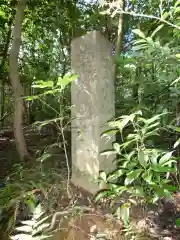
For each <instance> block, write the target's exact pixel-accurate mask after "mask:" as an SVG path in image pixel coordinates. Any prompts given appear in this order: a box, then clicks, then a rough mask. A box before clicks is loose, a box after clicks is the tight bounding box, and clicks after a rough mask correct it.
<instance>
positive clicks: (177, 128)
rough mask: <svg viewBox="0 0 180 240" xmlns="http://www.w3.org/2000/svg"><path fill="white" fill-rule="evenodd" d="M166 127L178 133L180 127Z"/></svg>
mask: <svg viewBox="0 0 180 240" xmlns="http://www.w3.org/2000/svg"><path fill="white" fill-rule="evenodd" d="M167 127H168V128H171V129H173V130H174V131H176V132H179V133H180V127H175V126H172V125H168V126H167Z"/></svg>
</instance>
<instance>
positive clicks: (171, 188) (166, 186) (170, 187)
mask: <svg viewBox="0 0 180 240" xmlns="http://www.w3.org/2000/svg"><path fill="white" fill-rule="evenodd" d="M163 188H164V189H167V190H169V191H172V192H175V191H177V186H173V185H170V184H163Z"/></svg>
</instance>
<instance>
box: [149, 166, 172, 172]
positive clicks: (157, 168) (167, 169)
mask: <svg viewBox="0 0 180 240" xmlns="http://www.w3.org/2000/svg"><path fill="white" fill-rule="evenodd" d="M151 169H152V170H153V171H155V172H161V173H168V172H176V169H175V168H171V167H164V166H161V165H156V166H152V167H151Z"/></svg>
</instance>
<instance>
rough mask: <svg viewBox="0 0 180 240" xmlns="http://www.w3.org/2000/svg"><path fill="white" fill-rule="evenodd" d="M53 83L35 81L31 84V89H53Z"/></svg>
mask: <svg viewBox="0 0 180 240" xmlns="http://www.w3.org/2000/svg"><path fill="white" fill-rule="evenodd" d="M53 86H54V83H53V81H43V80H40V81H36V82H34V83H33V84H32V88H53Z"/></svg>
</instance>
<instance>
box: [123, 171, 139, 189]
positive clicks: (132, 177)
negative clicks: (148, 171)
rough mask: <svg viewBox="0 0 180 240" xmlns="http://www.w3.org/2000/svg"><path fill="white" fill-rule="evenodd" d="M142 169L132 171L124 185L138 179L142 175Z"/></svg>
mask: <svg viewBox="0 0 180 240" xmlns="http://www.w3.org/2000/svg"><path fill="white" fill-rule="evenodd" d="M142 171H143V169H136V170H134V171H131V172H130V173H128V174H127V177H126V179H125V181H124V184H125V185H129V184H131V183H132V182H133V181H134V180H135V179H137V178H138V177H139V175H140V174H141V173H142Z"/></svg>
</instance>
